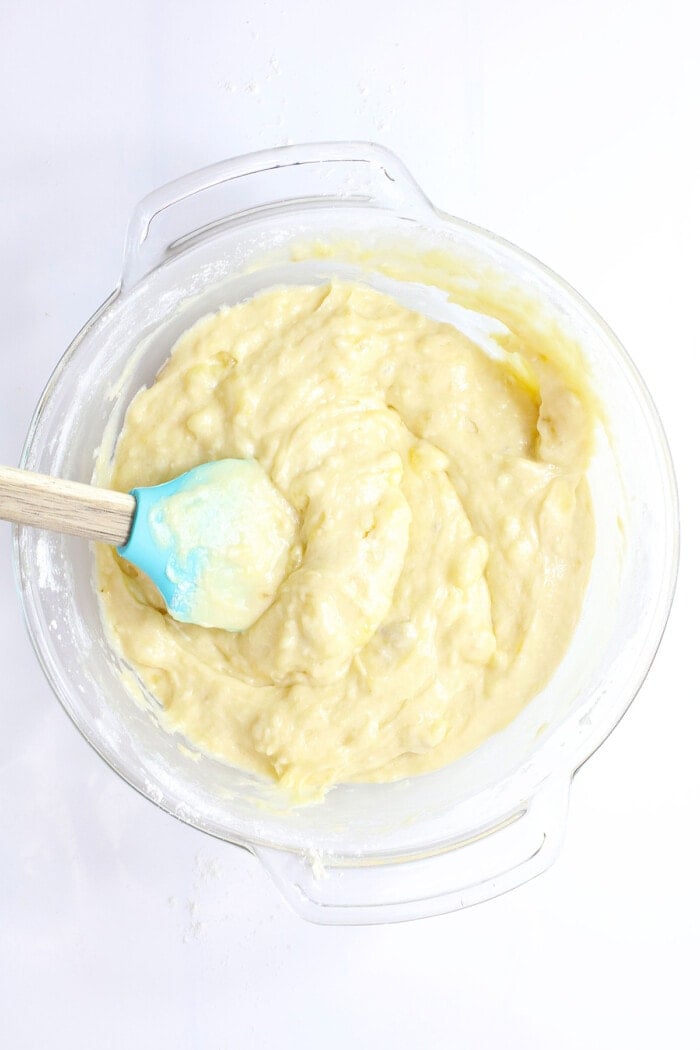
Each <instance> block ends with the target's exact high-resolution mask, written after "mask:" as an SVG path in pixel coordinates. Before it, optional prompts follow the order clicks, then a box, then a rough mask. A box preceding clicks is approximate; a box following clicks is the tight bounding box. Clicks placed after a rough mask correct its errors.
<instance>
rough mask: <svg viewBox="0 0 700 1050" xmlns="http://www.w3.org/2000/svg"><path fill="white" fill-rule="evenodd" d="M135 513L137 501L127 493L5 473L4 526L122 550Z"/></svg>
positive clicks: (0, 506) (1, 484)
mask: <svg viewBox="0 0 700 1050" xmlns="http://www.w3.org/2000/svg"><path fill="white" fill-rule="evenodd" d="M135 509H136V500H135V499H134V497H133V496H131V495H129V494H127V493H125V492H111V491H110V490H109V489H98V488H95V487H94V486H92V485H81V484H80V483H79V482H77V481H63V480H62V479H61V478H52V477H48V476H47V475H46V474H33V473H31V471H28V470H15V468H14V467H0V518H4V519H5V521H16V522H19V523H20V524H22V525H36V526H37V527H38V528H40V529H51V530H52V531H53V532H67V533H69V534H70V535H71V536H85V537H87V538H88V539H91V540H100V541H101V542H102V543H111V544H113V546H115V547H121V546H122V545H123V544H124V543H126V541H127V539H128V536H129V532H130V530H131V522H132V520H133V517H134V511H135Z"/></svg>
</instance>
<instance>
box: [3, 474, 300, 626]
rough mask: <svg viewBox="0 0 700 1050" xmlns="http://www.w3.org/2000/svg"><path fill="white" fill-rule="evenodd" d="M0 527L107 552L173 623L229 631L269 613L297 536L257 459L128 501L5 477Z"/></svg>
mask: <svg viewBox="0 0 700 1050" xmlns="http://www.w3.org/2000/svg"><path fill="white" fill-rule="evenodd" d="M0 518H4V519H5V520H7V521H14V522H19V523H21V524H24V525H34V526H38V527H39V528H43V529H50V530H53V531H55V532H62V533H68V534H70V535H73V536H82V537H85V538H86V539H91V540H98V541H100V542H101V543H108V544H111V545H112V546H114V547H116V548H117V553H118V554H120V555H121V557H123V558H125V559H127V561H130V562H132V563H133V564H134V565H136V566H137V567H138V568H139V569H141V570H142V572H144V573H146V575H148V576H149V577H150V578H151V580H152V581H153V583H154V584H155V585H156V587H157V588H158V590H159V591H160V593H161V594H162V596H163V599H164V601H165V604H166V606H167V609H168V612H169V613H170V614H171V615H172V616H173V617H174V618H175V619H177V620H181V621H184V622H189V623H198V624H200V625H201V626H203V627H220V628H224V629H225V630H233V631H237V630H243V629H245V628H246V627H248V626H250V624H251V623H252V622H254V621H255V619H257V618H258V616H259V615H260V614H261V613H262V612H263V611H264V609H265V608H266V607H267V605H269V604H270V601H271V598H272V596H273V595H274V592H275V591H276V589H277V587H278V586H279V583H280V582H281V580H282V579H283V577H284V575H285V573H286V569H287V562H288V555H289V549H290V545H291V543H292V540H293V538H294V535H295V533H296V514H295V512H294V511H293V509H292V508H291V507H290V506H289V504H288V503H287V501H286V500H285V499H284V497H283V496H282V495H281V493H280V492H279V491H278V490H277V489H276V488H275V486H274V485H273V484H272V482H271V481H270V479H269V478H268V477H267V475H266V474H265V472H264V471H263V469H262V467H261V466H260V464H259V463H257V461H256V460H251V459H223V460H218V461H216V462H213V463H204V464H202V465H201V466H197V467H195V468H194V469H193V470H189V471H187V473H185V474H181V475H179V476H178V477H176V478H173V479H172V480H171V481H167V482H165V484H162V485H155V486H152V487H150V488H135V489H132V491H131V492H130V493H124V492H113V491H111V490H109V489H101V488H97V487H95V486H93V485H83V484H80V483H78V482H75V481H65V480H62V479H60V478H54V477H48V476H46V475H44V474H34V473H31V472H29V471H26V470H16V469H14V468H13V467H0Z"/></svg>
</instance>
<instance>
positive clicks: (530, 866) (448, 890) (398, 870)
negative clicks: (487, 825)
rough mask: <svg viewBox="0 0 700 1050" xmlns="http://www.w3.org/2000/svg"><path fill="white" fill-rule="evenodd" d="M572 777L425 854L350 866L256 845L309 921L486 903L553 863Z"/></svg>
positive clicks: (367, 918) (370, 918)
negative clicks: (494, 823)
mask: <svg viewBox="0 0 700 1050" xmlns="http://www.w3.org/2000/svg"><path fill="white" fill-rule="evenodd" d="M569 787H570V780H569V779H568V778H561V777H550V778H549V779H548V780H547V781H546V782H545V783H544V784H543V785H542V786H541V787H540V789H539V790H538V791H537V793H536V794H535V795H534V796H533V797H532V798H531V799H530V801H529V802H528V803H527V804H525V805H524V806H523V807H522V808H521V809H519V810H518V811H517V812H516V813H514V814H512V815H511V816H510V817H509V818H508V819H507V820H504V821H502V822H500V823H499V824H498V825H497V826H496V827H495V828H493V829H491V830H489V831H486V832H484V833H483V834H481V835H479V836H476V837H472V838H471V839H470V840H469V841H467V842H463V843H457V844H455V845H450V846H448V847H443V848H441V849H440V850H438V851H435V852H433V853H431V854H428V855H424V854H423V855H419V856H417V857H416V856H412V857H408V858H406V859H401V860H395V861H389V862H387V863H382V862H379V863H376V862H375V863H371V864H353V862H352V861H350V862H348V861H347V860H345V861H344V862H343V863H339V862H338V861H337V860H335V861H334V859H333V857H321V856H316V857H313V856H304V855H300V854H295V853H288V852H285V851H283V850H275V849H268V848H255V849H254V850H253V852H254V853H255V854H256V855H257V856H258V858H259V860H260V862H261V863H262V865H263V867H264V868H265V869H266V871H267V872H268V874H269V875H270V876H271V878H272V880H273V881H274V883H275V884H276V885H277V887H278V889H279V890H280V891H281V893H282V895H283V896H284V898H285V899H286V900H287V902H288V903H289V904H290V905H291V907H292V908H293V909H294V910H295V911H296V912H298V914H299V915H301V916H302V917H303V918H305V919H308V920H309V921H311V922H316V923H322V924H329V925H362V924H370V923H382V922H402V921H404V920H406V919H417V918H421V917H425V916H429V915H440V914H442V913H444V912H449V911H456V910H457V909H459V908H465V907H468V906H469V905H471V904H477V903H479V902H480V901H485V900H489V899H490V898H491V897H496V896H498V895H499V894H501V893H505V892H506V890H510V889H513V888H514V887H516V886H519V885H521V884H522V883H523V882H527V881H528V879H531V878H533V877H534V876H535V875H539V874H540V872H543V871H544V870H545V869H546V868H548V867H549V866H550V864H551V863H552V862H553V861H554V860H555V859H556V857H557V856H558V854H559V850H560V848H561V844H562V841H563V837H564V828H565V824H566V813H567V808H568V800H569Z"/></svg>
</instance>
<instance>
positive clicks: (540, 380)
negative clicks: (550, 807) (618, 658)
mask: <svg viewBox="0 0 700 1050" xmlns="http://www.w3.org/2000/svg"><path fill="white" fill-rule="evenodd" d="M506 344H507V340H504V347H505V352H504V353H502V354H499V355H498V356H490V355H489V354H488V353H487V352H486V351H485V350H484V349H482V348H481V347H480V346H478V345H477V344H476V343H474V342H473V341H472V340H471V339H470V338H468V337H467V336H466V335H465V334H463V333H462V332H461V331H459V330H458V329H457V328H456V327H453V326H452V325H450V324H446V323H443V322H439V321H436V320H433V319H431V318H428V317H426V316H424V315H423V314H420V313H417V312H415V311H412V310H409V309H408V308H406V307H405V306H403V305H401V304H400V303H399V302H398V301H397V300H395V299H394V298H392V297H391V296H389V295H387V294H384V293H381V292H378V291H375V290H373V289H370V288H368V287H365V286H363V285H360V284H352V283H345V282H330V283H326V284H323V285H319V286H295V287H286V288H277V289H273V290H271V291H267V292H265V293H262V294H260V295H258V296H256V297H255V298H253V299H250V300H248V301H246V302H243V303H240V304H239V305H236V306H234V307H231V308H225V309H222V310H220V311H219V312H218V313H216V314H213V315H210V316H207V317H204V318H203V319H202V320H200V321H199V322H198V323H197V324H195V325H194V326H193V327H192V328H191V329H190V330H189V331H187V332H186V333H185V334H184V335H183V336H182V337H181V338H180V340H179V341H178V343H177V344H176V346H175V348H174V349H173V352H172V355H171V357H170V358H169V360H168V361H167V363H166V364H165V366H164V368H163V369H162V370H161V372H160V373H159V375H158V377H157V378H156V380H155V382H154V383H153V385H152V386H151V387H150V388H148V389H146V390H142V391H141V392H140V393H139V394H137V396H136V397H135V398H134V400H133V402H132V404H131V407H130V409H129V411H128V414H127V417H126V420H125V423H124V427H123V430H122V433H121V436H120V438H119V441H118V444H117V448H116V452H115V455H114V461H113V468H112V475H111V484H112V486H113V487H114V488H117V489H121V490H125V491H126V490H129V489H131V488H134V487H136V486H143V485H156V484H159V483H161V482H164V481H166V480H168V479H170V478H172V477H174V476H176V475H178V474H180V473H182V472H184V471H186V470H189V469H191V468H192V467H194V466H196V465H197V464H199V463H204V462H208V461H210V460H219V459H226V458H246V459H254V460H257V461H258V463H260V465H261V466H262V468H263V469H264V470H265V472H266V473H267V475H268V476H269V478H270V479H271V480H272V482H273V483H274V485H275V486H276V488H277V489H278V490H279V492H280V493H281V494H282V496H283V497H284V498H285V499H286V500H287V501H288V503H289V504H290V505H291V507H292V508H293V509H294V511H295V512H296V515H297V517H298V533H297V535H296V537H295V539H294V543H293V545H292V549H291V551H290V555H289V560H288V571H287V572H286V575H285V576H284V578H283V580H282V582H281V583H280V585H279V587H278V588H277V591H276V593H275V594H274V595H273V596H271V600H270V603H269V605H268V606H267V608H265V610H264V611H263V612H262V614H261V615H260V616H259V618H258V619H257V620H255V622H254V623H253V624H252V625H251V626H250V627H249V628H248V629H247V630H245V631H243V632H241V633H231V632H227V631H222V630H217V629H211V628H209V629H207V628H202V627H197V626H195V625H192V624H183V623H178V622H176V621H175V620H173V619H172V618H171V617H170V616H169V615H168V614H167V612H166V611H165V607H164V604H163V602H162V600H161V598H160V596H159V594H158V592H157V591H156V590H155V588H154V587H153V586H152V584H150V582H149V581H148V579H147V578H145V577H144V576H142V575H141V574H140V573H139V572H138V570H136V569H135V568H134V567H133V566H131V565H130V564H128V563H127V562H125V561H123V560H122V559H120V558H119V557H118V556H117V554H116V553H115V552H114V551H113V550H112V549H110V548H99V549H98V551H97V579H98V589H99V591H100V597H101V601H102V608H103V613H104V618H105V621H106V622H107V624H108V625H109V627H110V630H111V633H112V636H113V638H114V641H115V644H116V646H117V648H118V649H119V651H120V652H121V653H122V654H123V656H124V658H125V659H126V660H127V661H128V662H129V663H130V664H131V665H132V667H133V668H134V669H135V670H136V671H137V673H138V675H139V676H140V678H141V680H142V681H143V682H144V684H145V685H146V687H147V688H148V690H149V691H150V692H151V693H152V695H153V696H154V697H156V698H157V700H158V701H159V702H160V704H161V705H162V709H163V715H162V717H163V719H164V721H165V723H166V724H167V726H168V727H169V728H171V729H172V730H176V731H178V732H180V733H182V734H184V735H185V736H186V737H187V738H189V740H191V741H192V742H194V743H195V744H197V745H198V746H200V747H201V748H203V749H205V750H206V751H208V752H211V753H213V754H214V755H217V756H219V757H220V758H223V759H225V760H227V761H230V762H232V763H234V764H235V765H237V766H240V767H242V768H244V769H247V770H252V771H254V772H257V773H259V774H262V775H263V776H267V777H271V778H273V779H274V780H276V781H278V782H279V783H280V785H281V786H282V788H283V789H284V790H285V791H286V792H287V793H288V794H289V797H290V798H291V799H292V800H294V801H304V800H309V799H314V798H319V797H321V796H322V795H323V793H324V791H325V790H326V789H327V788H328V787H330V786H331V785H333V784H335V783H339V782H347V781H386V780H393V779H396V778H399V777H405V776H410V775H413V774H417V773H421V772H424V771H427V770H431V769H436V768H438V767H441V766H443V765H446V764H447V763H448V762H450V761H452V760H453V759H455V758H457V757H458V756H460V755H462V754H464V753H466V752H468V751H470V750H471V749H473V748H474V747H476V746H477V745H478V744H480V743H481V742H483V741H484V740H485V739H486V738H487V737H488V736H490V735H491V734H492V733H494V732H496V731H498V730H499V729H502V728H503V727H504V726H506V725H507V724H508V723H509V722H510V721H511V720H512V719H513V718H514V717H515V716H516V715H517V714H518V712H519V711H520V710H521V709H522V708H523V707H524V706H525V704H526V703H527V702H528V701H529V700H530V699H532V697H533V696H534V695H535V694H536V693H537V692H538V691H539V690H540V689H541V688H542V687H543V686H544V685H545V683H546V682H547V680H548V679H549V678H550V677H551V675H552V673H553V672H554V670H555V669H556V667H557V665H558V664H559V662H560V661H561V659H562V657H563V655H564V653H565V651H566V649H567V647H568V644H569V642H570V639H571V636H572V633H573V630H574V628H575V625H576V622H577V620H578V617H579V614H580V611H581V606H582V602H583V597H584V594H585V590H586V584H587V580H588V575H589V569H590V565H591V560H592V556H593V549H594V522H593V514H592V508H591V500H590V494H589V488H588V483H587V481H586V469H587V466H588V463H589V459H590V455H591V452H592V445H593V433H594V427H595V423H596V413H595V408H594V400H593V398H592V397H591V395H590V392H589V390H588V385H587V380H586V377H585V374H584V372H583V369H582V368H581V370H580V372H577V371H576V370H575V369H574V368H572V365H571V361H568V362H567V363H566V364H565V365H564V364H562V363H558V361H557V358H556V355H553V354H549V353H547V352H545V349H546V348H543V347H541V346H540V347H538V346H528V345H522V346H520V347H519V348H518V351H517V352H515V351H514V350H513V348H512V346H510V345H506Z"/></svg>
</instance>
